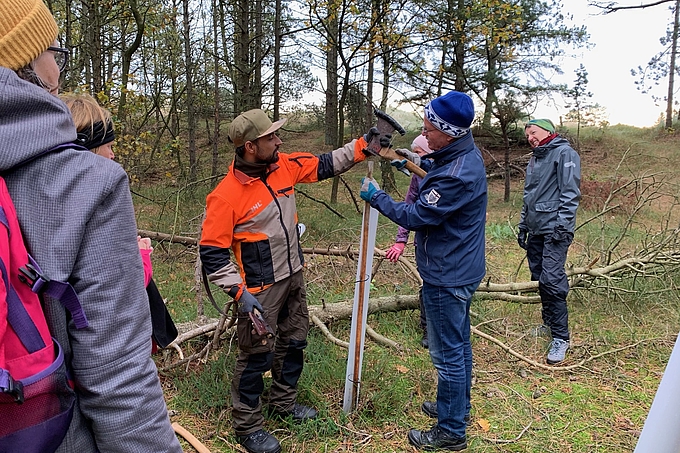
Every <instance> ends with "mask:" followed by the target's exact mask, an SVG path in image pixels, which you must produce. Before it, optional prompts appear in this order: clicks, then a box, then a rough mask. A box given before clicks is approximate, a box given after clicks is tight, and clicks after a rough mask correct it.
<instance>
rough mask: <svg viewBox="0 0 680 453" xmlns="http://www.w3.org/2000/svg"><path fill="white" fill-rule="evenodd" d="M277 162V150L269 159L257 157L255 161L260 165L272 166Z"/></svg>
mask: <svg viewBox="0 0 680 453" xmlns="http://www.w3.org/2000/svg"><path fill="white" fill-rule="evenodd" d="M278 160H279V150H278V148H277V149H275V150H274V152H273V153H272V154H271V155H270V156H269V157H262V156H259V155H258V156H257V161H258V162H259V163H262V164H273V163H275V162H278Z"/></svg>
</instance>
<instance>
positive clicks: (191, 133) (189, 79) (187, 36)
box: [182, 0, 196, 182]
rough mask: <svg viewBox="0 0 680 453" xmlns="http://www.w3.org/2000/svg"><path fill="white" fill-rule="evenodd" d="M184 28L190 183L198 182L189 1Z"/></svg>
mask: <svg viewBox="0 0 680 453" xmlns="http://www.w3.org/2000/svg"><path fill="white" fill-rule="evenodd" d="M182 10H183V19H182V23H183V26H184V60H185V67H186V98H185V99H186V106H187V129H188V130H187V132H188V148H189V182H194V181H196V115H195V114H194V85H193V71H194V63H193V61H192V56H191V25H190V21H189V20H190V17H189V0H182Z"/></svg>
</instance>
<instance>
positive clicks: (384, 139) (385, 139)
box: [380, 134, 392, 148]
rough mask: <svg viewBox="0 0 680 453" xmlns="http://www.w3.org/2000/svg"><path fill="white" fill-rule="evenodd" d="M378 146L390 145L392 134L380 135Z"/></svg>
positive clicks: (386, 146) (385, 146) (388, 146)
mask: <svg viewBox="0 0 680 453" xmlns="http://www.w3.org/2000/svg"><path fill="white" fill-rule="evenodd" d="M380 147H381V148H391V147H392V134H385V135H383V136H382V137H380Z"/></svg>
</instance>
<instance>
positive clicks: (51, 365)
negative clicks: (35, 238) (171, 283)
mask: <svg viewBox="0 0 680 453" xmlns="http://www.w3.org/2000/svg"><path fill="white" fill-rule="evenodd" d="M0 224H1V225H0V273H1V274H2V282H0V453H5V452H7V453H9V452H19V451H20V452H26V453H33V452H35V453H38V452H40V453H53V452H54V451H56V449H57V448H58V447H59V445H61V443H62V441H63V439H64V437H65V436H66V432H67V431H68V428H69V425H70V423H71V419H72V417H73V408H74V405H75V401H76V398H75V392H74V390H73V385H72V383H71V382H70V379H69V375H68V371H67V368H66V364H65V363H64V355H63V353H62V350H61V346H60V345H59V344H58V343H57V341H56V340H55V339H53V338H52V336H51V335H50V331H49V327H48V325H47V321H46V320H45V315H44V313H43V310H42V305H41V300H40V297H39V296H42V298H43V299H44V300H45V301H50V299H57V300H59V301H60V302H61V303H62V305H64V307H65V308H67V309H68V310H69V311H70V312H71V318H72V320H73V322H74V323H75V325H76V328H79V329H81V328H85V327H87V325H88V323H87V318H86V317H85V314H84V312H83V309H82V306H81V305H80V301H79V300H78V296H77V295H76V293H75V290H74V289H73V287H71V285H70V284H68V283H63V282H57V281H53V280H50V279H48V278H47V277H46V276H44V275H43V274H42V271H41V270H40V267H39V266H38V264H37V263H36V262H35V261H34V260H33V258H31V256H30V255H29V254H28V252H27V251H26V246H25V244H24V240H23V237H22V235H21V230H20V227H19V221H18V219H17V214H16V210H15V208H14V204H13V203H12V200H11V198H10V195H9V192H8V191H7V185H6V184H5V181H4V179H2V177H0Z"/></svg>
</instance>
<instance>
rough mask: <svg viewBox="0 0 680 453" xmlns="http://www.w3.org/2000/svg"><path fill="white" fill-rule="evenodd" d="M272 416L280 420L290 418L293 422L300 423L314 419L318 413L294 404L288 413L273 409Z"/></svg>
mask: <svg viewBox="0 0 680 453" xmlns="http://www.w3.org/2000/svg"><path fill="white" fill-rule="evenodd" d="M274 414H276V415H278V416H279V417H281V418H287V417H292V418H293V421H294V422H296V423H302V422H306V421H308V420H313V419H315V418H316V417H317V416H318V415H319V412H318V411H317V410H316V409H314V408H313V407H309V406H304V405H302V404H298V403H295V405H294V406H293V409H292V410H290V411H280V410H278V409H276V408H275V409H274Z"/></svg>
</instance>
